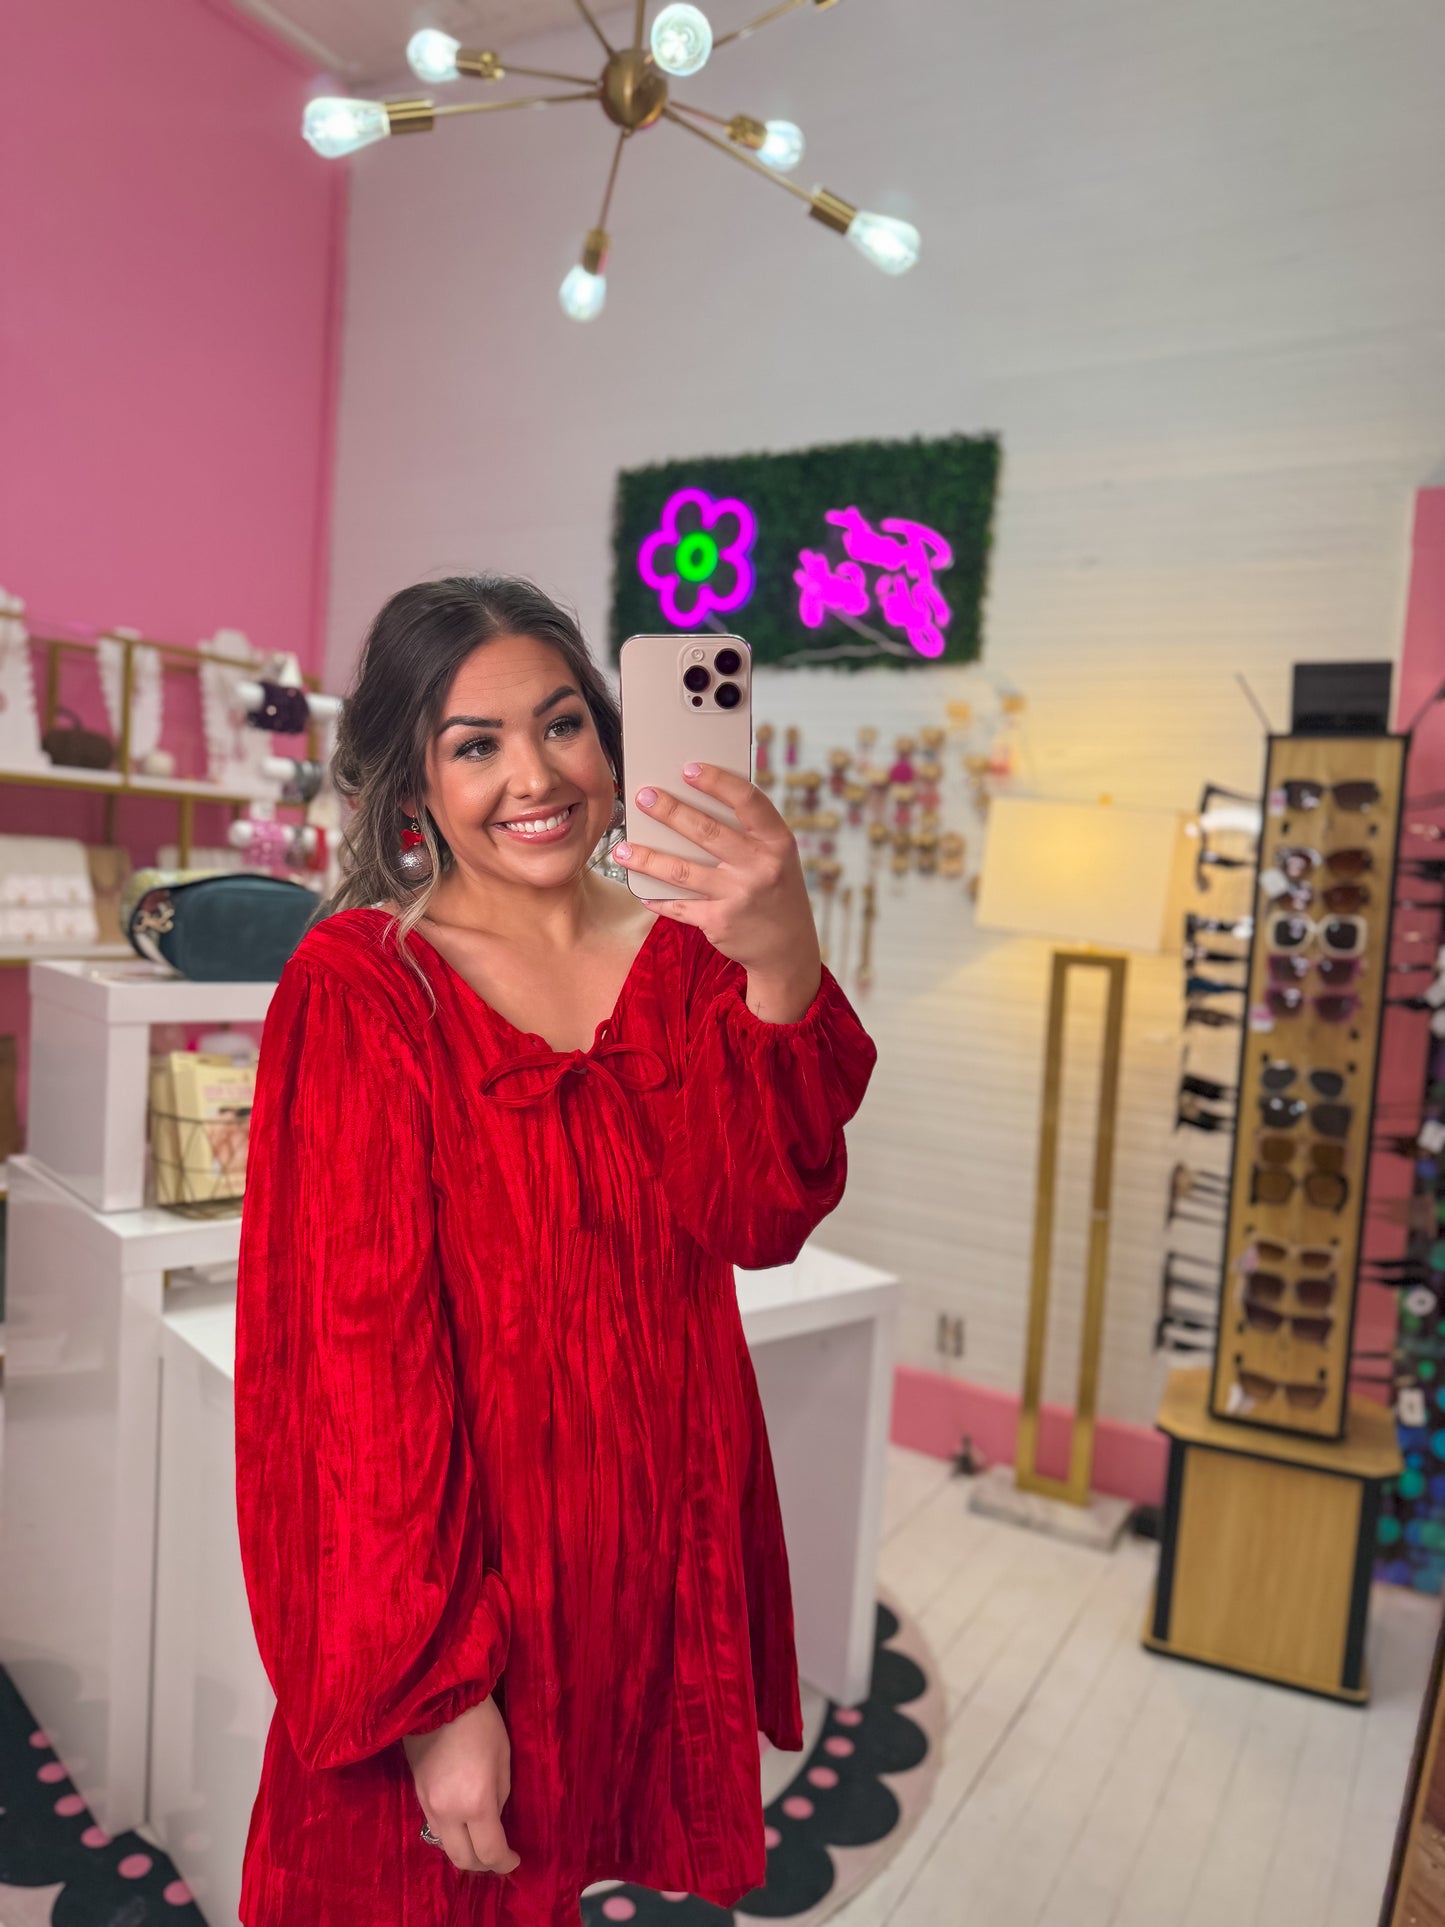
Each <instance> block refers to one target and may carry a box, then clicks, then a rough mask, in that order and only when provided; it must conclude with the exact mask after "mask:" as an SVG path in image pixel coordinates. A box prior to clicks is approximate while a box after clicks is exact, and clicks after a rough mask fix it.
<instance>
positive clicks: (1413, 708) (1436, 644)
mask: <svg viewBox="0 0 1445 1927" xmlns="http://www.w3.org/2000/svg"><path fill="white" fill-rule="evenodd" d="M1411 540H1412V555H1411V565H1410V590H1409V599H1408V601H1407V603H1406V609H1405V635H1404V644H1403V648H1402V651H1401V657H1400V670H1399V678H1398V696H1397V700H1396V705H1395V721H1396V727H1397V728H1398V729H1407V728H1409V726H1410V724H1411V723H1413V722H1414V721H1415V719H1416V718H1417V717H1419V718H1420V720H1419V723H1418V726H1417V727H1416V729H1415V732H1414V740H1413V742H1412V744H1411V749H1410V762H1409V768H1408V771H1407V774H1406V779H1405V792H1406V796H1407V797H1411V796H1417V797H1418V796H1424V795H1430V794H1432V793H1434V792H1437V791H1445V703H1435V704H1433V705H1430V698H1431V697H1432V696H1433V695H1434V694H1435V692H1436V691H1437V690H1438V689H1439V688H1440V686H1441V685H1442V683H1445V488H1424V489H1421V490H1420V491H1419V493H1418V494H1417V495H1416V497H1415V512H1414V518H1413V527H1412V531H1411ZM1427 705H1428V706H1427ZM1422 711H1423V712H1424V713H1423V715H1422V714H1421V712H1422ZM1404 820H1405V823H1406V825H1409V824H1410V823H1419V822H1427V823H1435V824H1439V825H1442V826H1445V809H1441V808H1439V807H1431V808H1420V807H1415V808H1412V807H1410V806H1409V805H1408V803H1407V806H1406V810H1405V819H1404ZM1401 850H1402V853H1403V854H1404V855H1407V856H1408V855H1415V856H1420V855H1425V856H1438V855H1439V854H1440V845H1439V843H1438V842H1436V841H1433V840H1428V841H1427V840H1426V839H1424V838H1421V837H1419V836H1414V837H1412V836H1410V835H1409V834H1408V830H1407V832H1406V834H1405V835H1404V837H1403V839H1402V842H1401ZM1400 894H1401V896H1403V897H1416V898H1419V899H1420V900H1422V901H1427V900H1429V899H1432V898H1436V897H1438V896H1439V895H1440V890H1439V887H1438V886H1437V885H1435V884H1429V883H1417V884H1414V885H1412V886H1410V887H1408V888H1402V890H1401V892H1400ZM1397 928H1398V929H1400V930H1402V931H1407V930H1418V931H1429V932H1432V933H1433V932H1434V931H1437V930H1438V929H1439V919H1438V917H1432V916H1430V915H1428V914H1412V913H1411V912H1409V911H1405V910H1402V911H1400V912H1399V919H1398V924H1397ZM1417 949H1418V950H1420V951H1423V952H1424V954H1425V956H1426V958H1427V959H1429V960H1431V961H1433V956H1434V952H1433V948H1432V947H1431V946H1430V945H1426V944H1421V945H1413V944H1412V945H1410V946H1409V947H1408V948H1407V947H1406V945H1405V944H1404V943H1397V944H1396V945H1395V948H1394V957H1395V960H1396V961H1397V962H1400V961H1403V960H1404V959H1405V958H1406V957H1407V956H1409V955H1410V954H1411V952H1412V951H1415V950H1417ZM1429 981H1430V979H1429V974H1428V972H1426V973H1424V974H1422V975H1420V976H1419V977H1415V976H1409V977H1397V978H1396V979H1395V980H1394V986H1393V987H1394V990H1395V992H1396V994H1401V995H1404V994H1407V993H1409V992H1415V991H1419V990H1422V989H1423V988H1424V987H1425V986H1426V985H1427V984H1428V983H1429ZM1429 1048H1430V1029H1429V1018H1428V1017H1427V1016H1426V1015H1425V1014H1423V1013H1421V1012H1415V1011H1407V1010H1398V1009H1396V1010H1388V1011H1386V1013H1385V1032H1384V1039H1383V1049H1382V1053H1381V1059H1380V1086H1379V1102H1380V1128H1381V1129H1382V1130H1391V1129H1393V1130H1397V1131H1398V1130H1405V1129H1407V1128H1411V1127H1413V1125H1414V1123H1415V1122H1416V1120H1417V1119H1418V1117H1419V1106H1420V1092H1421V1086H1422V1083H1423V1080H1424V1074H1425V1062H1426V1056H1427V1053H1428V1051H1429ZM1411 1183H1412V1172H1411V1166H1410V1164H1409V1162H1408V1161H1407V1160H1406V1159H1403V1158H1397V1157H1392V1156H1390V1155H1388V1154H1383V1153H1382V1154H1377V1155H1376V1157H1375V1158H1374V1159H1373V1161H1372V1164H1371V1169H1370V1195H1371V1197H1372V1198H1386V1197H1408V1195H1409V1193H1410V1188H1411ZM1366 1236H1367V1243H1366V1250H1367V1251H1368V1252H1369V1253H1370V1254H1371V1255H1372V1256H1376V1257H1379V1256H1387V1255H1392V1254H1395V1253H1398V1252H1401V1251H1403V1250H1404V1249H1405V1244H1406V1234H1405V1232H1404V1231H1403V1230H1402V1229H1400V1228H1399V1227H1398V1226H1395V1225H1390V1224H1387V1223H1383V1222H1381V1221H1380V1220H1379V1219H1376V1220H1374V1221H1372V1222H1370V1223H1369V1224H1368V1228H1367V1234H1366ZM1398 1311H1399V1307H1398V1305H1397V1303H1396V1293H1394V1292H1393V1291H1389V1290H1387V1289H1386V1288H1385V1287H1384V1286H1382V1285H1366V1286H1364V1287H1363V1289H1362V1291H1361V1295H1360V1307H1359V1316H1358V1323H1357V1326H1356V1335H1355V1344H1356V1350H1357V1351H1361V1350H1383V1349H1385V1348H1386V1347H1388V1346H1389V1345H1391V1344H1392V1343H1393V1342H1394V1338H1395V1327H1396V1320H1397V1316H1398ZM1379 1369H1380V1367H1379V1366H1378V1365H1376V1367H1375V1370H1376V1371H1378V1370H1379ZM1361 1389H1362V1390H1363V1389H1365V1388H1364V1387H1361ZM1376 1395H1377V1396H1379V1397H1382V1398H1383V1397H1384V1396H1385V1394H1384V1392H1383V1390H1381V1391H1379V1392H1378V1393H1377V1394H1376Z"/></svg>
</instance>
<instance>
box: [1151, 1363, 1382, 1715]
mask: <svg viewBox="0 0 1445 1927" xmlns="http://www.w3.org/2000/svg"><path fill="white" fill-rule="evenodd" d="M1209 1385H1210V1372H1209V1370H1208V1369H1207V1368H1205V1369H1201V1370H1195V1371H1179V1372H1174V1373H1173V1374H1171V1376H1170V1379H1169V1384H1168V1387H1167V1389H1166V1391H1165V1394H1164V1400H1163V1403H1162V1405H1161V1406H1160V1409H1159V1416H1158V1418H1157V1419H1156V1421H1155V1423H1156V1424H1157V1425H1158V1427H1159V1429H1160V1431H1162V1432H1164V1433H1165V1434H1166V1435H1167V1436H1168V1438H1169V1484H1168V1492H1167V1496H1166V1500H1165V1511H1164V1531H1163V1540H1162V1545H1161V1548H1160V1559H1159V1579H1158V1584H1157V1586H1156V1589H1155V1594H1154V1601H1153V1607H1152V1610H1151V1613H1150V1618H1149V1624H1148V1627H1147V1629H1146V1633H1145V1639H1144V1643H1145V1645H1146V1646H1148V1647H1150V1648H1151V1649H1152V1650H1153V1651H1155V1652H1161V1653H1169V1654H1172V1655H1173V1656H1174V1657H1176V1658H1178V1659H1192V1660H1197V1661H1199V1662H1200V1663H1201V1664H1203V1665H1206V1666H1220V1667H1223V1668H1225V1669H1226V1670H1227V1671H1230V1672H1236V1673H1248V1674H1250V1675H1252V1676H1253V1677H1255V1678H1258V1679H1267V1680H1273V1681H1274V1682H1275V1683H1276V1684H1278V1685H1281V1686H1295V1687H1299V1688H1300V1689H1302V1690H1303V1691H1305V1692H1310V1693H1322V1694H1326V1695H1328V1696H1329V1697H1330V1698H1333V1699H1343V1700H1353V1701H1356V1702H1358V1703H1362V1702H1363V1701H1364V1700H1366V1699H1367V1698H1368V1697H1369V1683H1368V1679H1367V1677H1366V1670H1365V1631H1366V1618H1367V1614H1368V1611H1369V1599H1370V1572H1371V1567H1372V1564H1373V1559H1374V1542H1375V1520H1376V1517H1377V1514H1378V1510H1379V1495H1380V1486H1381V1484H1382V1482H1383V1481H1384V1480H1386V1479H1390V1478H1393V1477H1394V1476H1395V1475H1396V1474H1397V1473H1398V1472H1399V1471H1400V1470H1401V1469H1402V1464H1403V1462H1402V1460H1401V1457H1400V1451H1399V1447H1398V1445H1397V1443H1396V1440H1395V1425H1394V1420H1393V1418H1392V1416H1391V1414H1390V1411H1389V1409H1388V1408H1387V1407H1385V1406H1383V1405H1376V1404H1373V1403H1371V1402H1370V1401H1368V1400H1365V1399H1358V1398H1352V1399H1351V1400H1350V1401H1349V1406H1348V1410H1347V1414H1346V1421H1345V1435H1344V1437H1343V1438H1342V1439H1340V1440H1339V1441H1338V1442H1336V1441H1333V1440H1324V1439H1312V1438H1309V1437H1307V1436H1303V1435H1301V1436H1294V1437H1292V1436H1290V1435H1288V1434H1286V1433H1283V1432H1269V1431H1265V1430H1264V1429H1263V1428H1250V1429H1246V1428H1244V1427H1242V1426H1239V1425H1237V1424H1233V1423H1231V1422H1229V1421H1228V1420H1222V1419H1217V1418H1214V1417H1212V1416H1211V1414H1210V1412H1209Z"/></svg>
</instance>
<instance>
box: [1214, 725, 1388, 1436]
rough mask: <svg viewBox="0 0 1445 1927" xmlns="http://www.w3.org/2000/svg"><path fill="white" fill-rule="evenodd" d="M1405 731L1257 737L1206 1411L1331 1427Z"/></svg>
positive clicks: (1359, 1210)
mask: <svg viewBox="0 0 1445 1927" xmlns="http://www.w3.org/2000/svg"><path fill="white" fill-rule="evenodd" d="M1407 740H1408V739H1407V738H1406V737H1404V736H1315V737H1310V736H1274V737H1271V738H1270V741H1269V754H1268V761H1267V767H1266V777H1265V792H1264V829H1263V834H1262V836H1261V840H1260V869H1259V877H1258V885H1257V891H1256V902H1255V917H1254V934H1253V938H1252V940H1251V945H1250V956H1249V972H1248V986H1249V988H1248V995H1247V999H1246V1010H1247V1021H1246V1024H1245V1027H1244V1031H1243V1043H1242V1045H1241V1049H1240V1062H1239V1075H1238V1078H1237V1080H1236V1088H1237V1090H1238V1094H1239V1102H1238V1124H1237V1127H1236V1132H1235V1140H1234V1158H1233V1165H1232V1170H1231V1176H1230V1186H1229V1212H1228V1222H1227V1227H1226V1232H1225V1244H1224V1272H1223V1279H1222V1284H1221V1295H1220V1304H1219V1327H1218V1331H1219V1337H1218V1344H1217V1348H1216V1352H1215V1361H1214V1370H1213V1377H1212V1383H1211V1388H1210V1401H1209V1410H1210V1413H1211V1415H1212V1416H1213V1417H1214V1418H1216V1419H1220V1420H1229V1421H1233V1422H1235V1423H1238V1424H1240V1425H1249V1426H1259V1427H1264V1428H1266V1429H1268V1430H1270V1431H1276V1432H1288V1433H1303V1434H1305V1435H1307V1436H1310V1437H1313V1438H1317V1439H1339V1438H1341V1437H1343V1435H1344V1431H1345V1425H1346V1413H1347V1387H1348V1380H1349V1361H1350V1349H1351V1344H1352V1339H1353V1331H1354V1322H1355V1299H1356V1272H1357V1268H1358V1262H1359V1253H1360V1238H1361V1228H1362V1224H1363V1216H1364V1206H1365V1191H1366V1181H1367V1176H1368V1169H1369V1158H1370V1120H1371V1112H1372V1108H1373V1099H1374V1089H1375V1073H1376V1065H1377V1060H1378V1055H1379V1042H1380V1030H1381V1021H1382V1018H1383V1015H1384V1008H1385V1003H1384V1000H1385V998H1386V996H1387V995H1388V984H1389V976H1388V971H1387V965H1388V962H1389V952H1390V920H1391V914H1392V907H1393V897H1394V878H1395V857H1396V850H1397V847H1398V842H1399V829H1400V811H1401V804H1402V787H1403V779H1404V766H1405V750H1406V746H1407Z"/></svg>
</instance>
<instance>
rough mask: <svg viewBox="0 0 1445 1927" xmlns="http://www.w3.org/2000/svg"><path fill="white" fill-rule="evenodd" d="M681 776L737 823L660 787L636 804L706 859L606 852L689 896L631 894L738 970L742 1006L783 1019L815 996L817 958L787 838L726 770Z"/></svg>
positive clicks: (711, 768) (623, 846)
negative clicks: (744, 985) (744, 979)
mask: <svg viewBox="0 0 1445 1927" xmlns="http://www.w3.org/2000/svg"><path fill="white" fill-rule="evenodd" d="M683 775H684V776H685V777H686V778H687V780H688V782H690V783H692V784H694V785H695V786H696V787H697V788H698V789H700V790H702V791H703V792H704V793H705V794H707V795H708V796H714V797H716V798H717V800H718V801H719V802H720V803H725V804H726V805H727V806H728V808H729V809H730V810H731V811H732V813H733V815H734V816H735V817H736V818H737V820H738V824H739V826H740V827H739V828H737V829H733V828H732V826H731V825H730V824H727V823H723V822H720V821H719V820H718V818H717V817H715V816H712V815H710V814H709V813H708V812H707V811H706V810H700V809H698V808H697V807H696V806H695V805H694V804H691V803H686V802H683V801H681V800H680V799H679V798H678V797H675V796H672V795H670V794H669V792H668V791H666V790H652V789H642V790H639V791H638V792H637V804H638V807H639V809H642V810H645V811H646V812H647V814H648V815H649V816H653V817H656V818H657V820H658V822H660V823H665V824H667V826H668V827H669V829H672V830H675V831H677V832H678V833H679V834H680V835H682V836H685V837H686V838H687V839H688V841H689V842H692V843H695V844H697V845H698V847H699V849H700V850H702V851H704V852H705V853H706V854H707V855H708V856H710V857H712V858H713V859H714V861H713V862H712V863H696V862H689V861H688V859H687V858H686V857H680V856H672V855H665V854H663V853H662V852H661V851H658V850H650V849H648V848H647V847H646V845H644V844H640V843H632V844H628V843H619V844H618V845H617V847H616V849H615V850H614V851H613V853H612V854H613V858H614V860H615V861H616V862H618V863H620V864H621V865H622V867H623V868H624V869H626V870H629V871H630V870H641V871H644V872H646V873H647V874H648V875H650V876H654V877H660V878H662V879H664V880H665V881H666V882H668V883H674V884H677V885H679V886H680V887H681V888H683V889H686V890H696V891H697V892H698V893H699V894H698V895H697V896H696V897H654V898H650V899H649V898H645V897H643V898H639V899H638V900H639V902H642V903H645V904H646V906H647V908H648V909H649V910H655V911H656V912H657V913H658V915H659V916H664V917H672V918H674V919H675V920H676V921H677V922H679V923H695V924H697V925H698V927H699V928H700V929H701V930H702V932H703V934H704V935H705V936H706V937H707V939H708V941H709V942H710V943H711V944H712V945H713V946H714V948H715V949H717V950H720V951H721V952H722V954H723V956H725V957H730V958H732V960H733V961H734V962H735V963H740V964H741V965H742V966H743V968H744V970H746V971H747V973H748V997H747V1001H748V1007H749V1009H750V1010H752V1011H753V1012H754V1014H755V1015H757V1016H759V1017H763V1018H766V1019H767V1020H768V1021H769V1022H771V1023H793V1022H796V1021H797V1019H798V1018H800V1017H802V1016H803V1015H804V1014H805V1012H806V1011H807V1009H808V1007H809V1005H810V1004H811V1003H812V1001H813V999H814V997H816V995H817V994H818V985H819V983H820V982H821V981H822V967H823V966H822V954H821V952H820V950H819V946H818V930H817V925H816V924H815V923H814V921H813V910H812V905H811V904H810V902H809V900H808V886H807V883H806V881H805V879H804V876H803V865H802V861H801V859H800V857H799V855H798V844H797V839H796V838H795V837H794V835H793V832H792V831H791V830H790V829H789V827H788V825H787V824H786V823H785V822H784V821H783V818H782V816H781V814H780V813H779V811H778V809H777V808H776V806H775V805H774V803H773V802H772V799H771V798H770V797H769V796H768V795H767V793H766V791H764V790H761V789H759V788H758V786H757V784H756V783H750V782H749V781H748V779H747V778H746V777H745V776H740V775H739V774H738V773H737V772H736V771H735V770H729V769H720V768H719V767H718V766H717V765H716V764H715V763H688V764H686V765H685V766H684V768H683Z"/></svg>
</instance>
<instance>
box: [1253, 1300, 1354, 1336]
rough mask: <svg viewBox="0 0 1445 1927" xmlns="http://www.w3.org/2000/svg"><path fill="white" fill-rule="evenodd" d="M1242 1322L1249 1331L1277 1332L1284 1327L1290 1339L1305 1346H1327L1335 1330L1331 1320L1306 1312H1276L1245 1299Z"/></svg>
mask: <svg viewBox="0 0 1445 1927" xmlns="http://www.w3.org/2000/svg"><path fill="white" fill-rule="evenodd" d="M1242 1310H1243V1312H1244V1322H1245V1324H1246V1325H1247V1326H1248V1327H1249V1329H1250V1330H1251V1331H1258V1332H1277V1331H1282V1330H1283V1329H1284V1327H1285V1326H1286V1325H1288V1327H1289V1331H1290V1336H1291V1337H1292V1338H1298V1339H1301V1340H1302V1341H1303V1342H1304V1343H1305V1344H1307V1345H1327V1344H1328V1343H1329V1340H1330V1333H1331V1332H1332V1331H1333V1330H1334V1328H1335V1321H1334V1319H1333V1318H1319V1317H1313V1316H1311V1315H1310V1314H1308V1313H1306V1312H1291V1311H1276V1310H1275V1309H1274V1307H1273V1306H1272V1305H1257V1304H1255V1303H1254V1302H1253V1300H1252V1299H1249V1298H1246V1299H1245V1301H1244V1304H1243V1306H1242Z"/></svg>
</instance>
